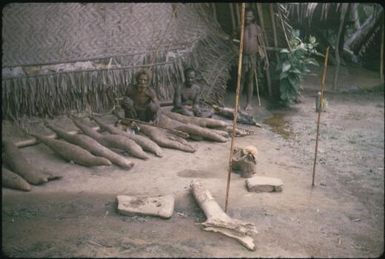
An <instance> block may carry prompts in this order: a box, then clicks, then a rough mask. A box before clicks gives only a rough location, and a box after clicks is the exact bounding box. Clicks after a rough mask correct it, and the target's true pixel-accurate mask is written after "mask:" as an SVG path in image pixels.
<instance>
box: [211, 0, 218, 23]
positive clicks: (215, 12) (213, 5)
mask: <svg viewBox="0 0 385 259" xmlns="http://www.w3.org/2000/svg"><path fill="white" fill-rule="evenodd" d="M211 7H212V9H213V15H214V19H215V21H218V19H217V8H216V7H215V3H211Z"/></svg>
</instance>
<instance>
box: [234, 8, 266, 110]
mask: <svg viewBox="0 0 385 259" xmlns="http://www.w3.org/2000/svg"><path fill="white" fill-rule="evenodd" d="M263 46H264V42H263V37H262V30H261V28H260V27H259V26H258V25H257V24H256V23H255V16H254V12H253V10H252V9H250V8H246V10H245V30H244V38H243V68H242V77H241V78H242V79H241V89H240V92H241V94H242V91H243V88H244V85H245V84H247V93H246V106H245V111H250V110H251V109H252V107H251V100H252V97H253V90H254V80H253V79H254V78H255V76H256V75H255V73H256V71H257V63H259V62H258V57H260V58H261V59H263V60H265V61H266V52H265V48H263Z"/></svg>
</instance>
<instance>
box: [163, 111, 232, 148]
mask: <svg viewBox="0 0 385 259" xmlns="http://www.w3.org/2000/svg"><path fill="white" fill-rule="evenodd" d="M158 124H159V125H160V126H161V127H163V128H170V129H174V130H179V131H183V132H186V133H189V134H190V135H194V136H198V137H202V138H204V139H207V140H212V141H217V142H227V138H225V137H223V136H221V135H219V134H217V133H215V132H213V131H211V130H210V129H207V128H202V127H200V126H197V125H194V124H190V123H187V124H186V123H182V122H180V121H177V120H173V119H171V118H169V117H167V116H166V115H163V114H161V115H160V117H159V122H158Z"/></svg>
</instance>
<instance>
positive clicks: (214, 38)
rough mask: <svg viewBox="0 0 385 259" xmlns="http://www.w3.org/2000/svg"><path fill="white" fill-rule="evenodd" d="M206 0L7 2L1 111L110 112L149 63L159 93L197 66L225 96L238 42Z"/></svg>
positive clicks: (207, 92) (209, 89) (16, 114)
mask: <svg viewBox="0 0 385 259" xmlns="http://www.w3.org/2000/svg"><path fill="white" fill-rule="evenodd" d="M209 7H210V6H209V4H205V3H191V4H188V3H12V4H8V5H7V6H5V7H4V9H3V35H2V36H3V57H2V94H3V95H2V110H3V111H2V112H3V118H6V117H10V118H20V117H22V116H41V117H45V116H47V115H48V116H54V115H57V114H63V113H66V112H69V111H79V112H80V111H84V110H87V109H90V110H92V111H94V112H105V111H107V110H109V109H111V108H112V107H113V106H114V104H115V103H116V98H117V97H119V96H121V95H122V94H123V92H124V91H125V88H126V87H129V86H130V85H132V84H133V83H134V74H135V72H136V71H138V70H139V69H142V68H146V67H147V68H149V69H151V70H152V75H153V77H152V86H153V87H154V88H155V91H156V93H157V95H158V97H159V99H160V100H161V101H170V100H171V99H172V96H173V93H174V88H175V86H176V84H180V83H181V82H182V81H183V79H184V78H183V77H184V75H183V70H184V68H186V67H187V66H191V67H193V68H195V69H197V70H198V72H199V73H198V74H199V75H200V77H201V80H202V82H204V83H205V84H206V87H205V88H204V89H203V90H202V97H203V98H204V100H205V101H206V102H210V103H220V102H222V100H223V98H224V95H225V92H226V91H225V89H226V82H227V80H228V77H229V71H228V70H229V66H230V63H231V60H232V59H233V58H234V56H235V54H234V48H233V47H232V46H231V44H229V42H228V40H227V39H226V35H225V34H224V33H223V31H222V29H221V28H220V26H219V24H218V23H217V22H216V20H215V19H213V15H212V13H211V12H210V9H209Z"/></svg>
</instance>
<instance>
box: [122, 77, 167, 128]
mask: <svg viewBox="0 0 385 259" xmlns="http://www.w3.org/2000/svg"><path fill="white" fill-rule="evenodd" d="M150 78H151V76H150V74H149V72H148V71H146V70H141V71H139V72H138V73H137V74H136V76H135V79H136V84H135V85H134V87H132V88H128V89H127V92H126V96H125V97H124V98H123V100H122V102H121V104H120V105H121V107H122V108H123V109H124V117H126V118H132V119H138V120H141V121H146V122H150V121H152V122H157V120H158V119H159V114H160V104H159V101H158V99H157V97H156V94H155V92H154V91H153V90H152V89H151V88H149V83H150Z"/></svg>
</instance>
